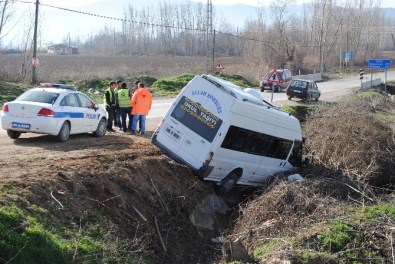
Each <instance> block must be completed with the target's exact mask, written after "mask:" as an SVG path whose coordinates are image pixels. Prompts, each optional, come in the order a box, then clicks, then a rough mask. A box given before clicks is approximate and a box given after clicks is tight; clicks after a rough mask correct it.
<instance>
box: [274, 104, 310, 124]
mask: <svg viewBox="0 0 395 264" xmlns="http://www.w3.org/2000/svg"><path fill="white" fill-rule="evenodd" d="M316 107H317V105H311V104H298V105H282V106H281V109H282V110H283V111H285V112H287V113H289V114H291V115H293V116H295V117H296V118H297V119H299V120H305V119H306V117H307V115H308V114H309V112H310V111H312V110H313V109H315V108H316Z"/></svg>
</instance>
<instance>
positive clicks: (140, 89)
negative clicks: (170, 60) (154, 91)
mask: <svg viewBox="0 0 395 264" xmlns="http://www.w3.org/2000/svg"><path fill="white" fill-rule="evenodd" d="M134 84H135V86H134V87H130V88H128V85H127V83H126V82H123V81H117V82H115V81H110V83H109V87H108V88H107V90H106V91H105V93H104V104H105V106H106V111H107V113H108V120H107V131H111V132H115V130H114V129H113V125H114V126H118V127H119V129H120V130H122V131H123V132H125V133H130V134H136V133H139V134H140V135H144V134H145V122H146V116H147V115H148V112H149V110H150V109H151V105H152V95H151V92H150V91H149V90H148V88H147V87H145V85H144V83H143V82H141V81H136V82H135V83H134ZM137 125H139V127H138V128H139V130H136V129H137Z"/></svg>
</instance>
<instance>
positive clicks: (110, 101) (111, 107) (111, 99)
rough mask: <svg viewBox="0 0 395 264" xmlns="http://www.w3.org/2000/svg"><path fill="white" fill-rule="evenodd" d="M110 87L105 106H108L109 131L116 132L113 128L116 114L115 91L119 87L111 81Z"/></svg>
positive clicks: (106, 94) (105, 96)
mask: <svg viewBox="0 0 395 264" xmlns="http://www.w3.org/2000/svg"><path fill="white" fill-rule="evenodd" d="M109 85H110V86H109V87H108V88H107V90H106V92H105V93H104V105H105V106H106V111H107V113H108V119H107V130H108V131H111V132H114V131H115V130H114V129H113V128H112V123H113V122H114V114H115V93H114V89H115V86H116V85H117V84H116V82H114V81H111V82H110V83H109Z"/></svg>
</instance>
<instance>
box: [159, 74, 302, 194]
mask: <svg viewBox="0 0 395 264" xmlns="http://www.w3.org/2000/svg"><path fill="white" fill-rule="evenodd" d="M151 141H152V143H153V144H154V145H156V146H157V147H159V148H160V149H161V151H162V152H163V153H165V154H166V155H167V156H169V157H170V158H172V159H173V160H175V161H177V162H179V163H182V164H186V165H187V166H189V167H190V168H191V170H192V171H193V172H194V173H195V174H197V175H199V176H200V177H201V178H203V179H204V180H209V181H214V182H216V183H217V184H218V191H219V193H221V194H223V193H226V192H228V191H229V190H230V189H231V188H232V187H233V186H234V185H235V184H241V185H252V186H259V185H261V184H262V183H263V182H264V181H265V180H266V179H268V178H269V177H271V176H274V175H276V174H278V173H282V172H285V171H290V170H292V169H293V168H294V167H295V166H300V165H301V161H302V133H301V127H300V123H299V121H298V120H297V119H296V118H295V117H294V116H291V115H289V114H288V113H286V112H284V111H281V110H279V109H277V108H276V106H275V105H273V104H271V103H270V102H267V101H264V100H263V99H262V97H261V95H260V93H259V92H258V91H256V90H253V89H251V88H247V89H245V90H243V89H242V88H240V87H239V86H236V85H234V84H233V83H231V82H228V81H225V80H222V79H219V78H216V77H213V76H210V75H202V76H195V77H194V78H193V79H192V80H191V81H190V82H189V83H188V84H187V85H186V86H185V87H184V88H183V89H182V91H181V92H180V94H179V95H178V96H177V98H176V99H175V101H174V103H173V104H172V106H171V107H170V109H169V110H168V112H167V113H166V115H165V116H164V118H163V120H162V122H161V123H160V125H159V127H158V128H157V129H156V131H155V132H154V134H153V136H152V139H151Z"/></svg>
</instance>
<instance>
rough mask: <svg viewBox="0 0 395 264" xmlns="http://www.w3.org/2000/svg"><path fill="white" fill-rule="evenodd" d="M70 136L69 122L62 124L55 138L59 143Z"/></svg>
mask: <svg viewBox="0 0 395 264" xmlns="http://www.w3.org/2000/svg"><path fill="white" fill-rule="evenodd" d="M69 136H70V124H69V122H64V123H63V125H62V127H61V128H60V131H59V134H58V136H57V138H58V140H59V141H60V142H65V141H66V140H68V139H69Z"/></svg>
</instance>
